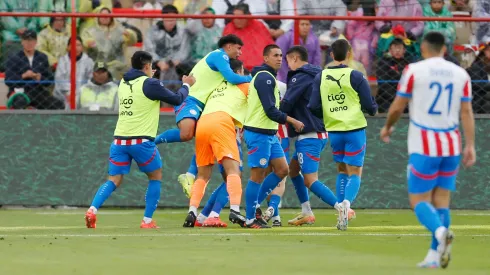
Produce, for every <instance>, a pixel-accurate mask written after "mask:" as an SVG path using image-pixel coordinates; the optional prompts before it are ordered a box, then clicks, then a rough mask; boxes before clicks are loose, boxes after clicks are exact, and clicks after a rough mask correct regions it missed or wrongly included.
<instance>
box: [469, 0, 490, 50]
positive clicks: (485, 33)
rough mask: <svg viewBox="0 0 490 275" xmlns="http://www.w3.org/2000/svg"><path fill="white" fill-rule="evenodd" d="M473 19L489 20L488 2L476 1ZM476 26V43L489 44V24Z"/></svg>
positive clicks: (489, 4) (483, 0) (489, 1)
mask: <svg viewBox="0 0 490 275" xmlns="http://www.w3.org/2000/svg"><path fill="white" fill-rule="evenodd" d="M473 17H481V18H490V0H477V1H476V4H475V11H474V12H473ZM476 25H477V26H476V42H477V43H486V42H490V22H478V23H477V24H476Z"/></svg>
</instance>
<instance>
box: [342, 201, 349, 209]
mask: <svg viewBox="0 0 490 275" xmlns="http://www.w3.org/2000/svg"><path fill="white" fill-rule="evenodd" d="M342 203H343V204H344V206H345V207H347V209H350V201H348V200H344V201H343V202H342Z"/></svg>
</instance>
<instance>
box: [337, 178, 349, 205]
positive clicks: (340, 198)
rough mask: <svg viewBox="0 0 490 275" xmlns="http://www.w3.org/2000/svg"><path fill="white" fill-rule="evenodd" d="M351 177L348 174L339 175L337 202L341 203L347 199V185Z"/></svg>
mask: <svg viewBox="0 0 490 275" xmlns="http://www.w3.org/2000/svg"><path fill="white" fill-rule="evenodd" d="M348 179H349V177H348V176H347V175H346V174H343V173H339V174H338V175H337V182H336V183H335V191H336V193H337V202H339V203H341V202H343V201H344V197H345V185H346V184H347V180H348Z"/></svg>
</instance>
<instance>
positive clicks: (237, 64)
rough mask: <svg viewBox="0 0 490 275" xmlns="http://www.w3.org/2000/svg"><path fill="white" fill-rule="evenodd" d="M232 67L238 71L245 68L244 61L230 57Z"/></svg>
mask: <svg viewBox="0 0 490 275" xmlns="http://www.w3.org/2000/svg"><path fill="white" fill-rule="evenodd" d="M230 68H231V69H232V70H233V71H234V72H235V73H236V72H238V70H240V69H241V68H243V62H242V61H240V60H238V59H234V58H232V59H230Z"/></svg>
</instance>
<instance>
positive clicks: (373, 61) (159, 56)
mask: <svg viewBox="0 0 490 275" xmlns="http://www.w3.org/2000/svg"><path fill="white" fill-rule="evenodd" d="M72 2H74V3H78V5H76V7H74V8H73V7H72ZM87 3H90V5H87ZM72 8H73V10H74V11H76V12H77V14H74V13H69V12H71V11H72ZM67 12H68V13H69V14H68V13H67ZM226 14H228V15H235V18H230V16H226ZM220 15H221V16H222V17H227V18H224V19H223V18H218V17H220ZM223 15H225V16H223ZM70 16H72V17H73V18H70ZM313 16H314V17H313ZM441 17H442V18H444V19H445V20H444V21H435V20H440V19H438V18H441ZM449 17H457V18H456V20H457V21H454V20H450V21H446V20H448V19H447V18H449ZM313 19H314V20H313ZM73 23H74V24H73ZM434 30H435V31H440V32H442V33H443V34H444V35H445V36H446V44H447V48H448V52H447V55H446V56H445V58H446V59H447V60H450V61H451V62H454V63H456V64H458V65H460V66H461V67H463V68H465V69H466V70H467V72H468V73H469V74H470V76H471V79H472V87H473V94H474V99H473V107H474V109H475V111H476V112H477V113H490V82H489V79H490V0H451V1H448V0H446V2H444V1H443V0H403V1H401V0H379V1H375V0H331V1H321V0H213V1H201V0H186V1H182V0H175V1H170V0H162V1H111V0H97V1H95V0H93V1H71V0H67V1H59V0H40V1H27V0H26V1H15V0H2V1H0V34H1V37H0V41H1V42H0V43H1V46H0V106H6V107H7V108H11V109H26V108H34V109H70V108H71V109H82V110H91V111H98V110H117V109H118V105H119V104H118V102H117V95H116V93H117V87H118V82H119V81H120V80H121V79H122V78H123V74H124V72H125V71H127V70H128V69H129V57H130V56H131V55H132V53H133V52H134V51H136V50H140V49H142V50H145V51H148V52H150V53H151V54H152V56H153V58H154V60H155V63H154V69H155V70H156V74H155V77H157V78H159V79H160V80H162V81H163V82H164V83H165V85H166V86H167V87H168V88H170V89H177V88H178V87H179V86H180V81H179V80H180V79H181V78H182V76H183V75H185V74H188V73H189V72H190V71H191V69H192V67H193V66H194V65H195V64H196V62H198V61H199V60H200V59H201V58H203V57H204V56H205V55H206V54H207V53H208V52H210V51H212V50H214V49H215V48H216V47H217V45H216V44H217V41H218V39H219V38H220V37H221V36H222V35H226V34H236V35H237V36H239V37H240V38H241V39H242V40H243V41H244V43H245V45H244V47H243V55H242V56H241V57H240V59H241V60H243V61H244V64H245V67H246V68H247V69H249V70H250V69H251V68H252V67H254V66H257V65H260V64H261V62H262V49H263V48H264V46H265V45H267V44H271V43H276V44H277V45H279V46H280V47H281V49H282V50H283V52H286V51H287V50H288V49H289V48H290V47H291V46H293V45H296V44H301V45H303V46H305V47H306V48H307V50H308V53H309V63H311V64H315V65H319V66H322V67H326V66H328V65H329V64H330V62H332V60H331V58H330V55H329V52H330V48H329V46H330V45H331V44H332V43H333V42H334V41H335V40H337V39H347V40H349V41H350V43H351V45H352V49H353V58H352V60H351V61H350V63H349V66H350V67H352V68H354V69H357V70H359V71H361V72H363V73H364V74H365V75H366V77H367V78H369V80H370V83H371V87H372V94H373V96H374V97H375V98H376V101H377V103H378V104H379V106H380V108H379V110H380V112H386V110H387V108H388V107H389V104H390V103H391V101H392V100H393V98H394V96H395V94H396V88H397V83H398V81H399V80H400V77H401V73H402V71H403V69H404V68H405V67H406V66H407V65H408V64H410V63H413V62H416V61H418V60H420V59H421V55H420V40H421V38H422V36H423V34H424V33H427V32H429V31H434ZM73 63H75V64H76V65H74V64H73ZM73 67H74V68H75V72H74V73H73V70H72V68H73ZM287 72H288V67H287V62H286V60H285V58H284V60H283V66H282V68H281V69H280V70H279V71H278V76H277V78H278V79H279V80H280V81H283V82H286V77H287ZM2 77H3V79H2ZM73 80H74V81H73ZM72 83H74V84H75V85H71V84H72ZM164 107H168V106H164Z"/></svg>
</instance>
